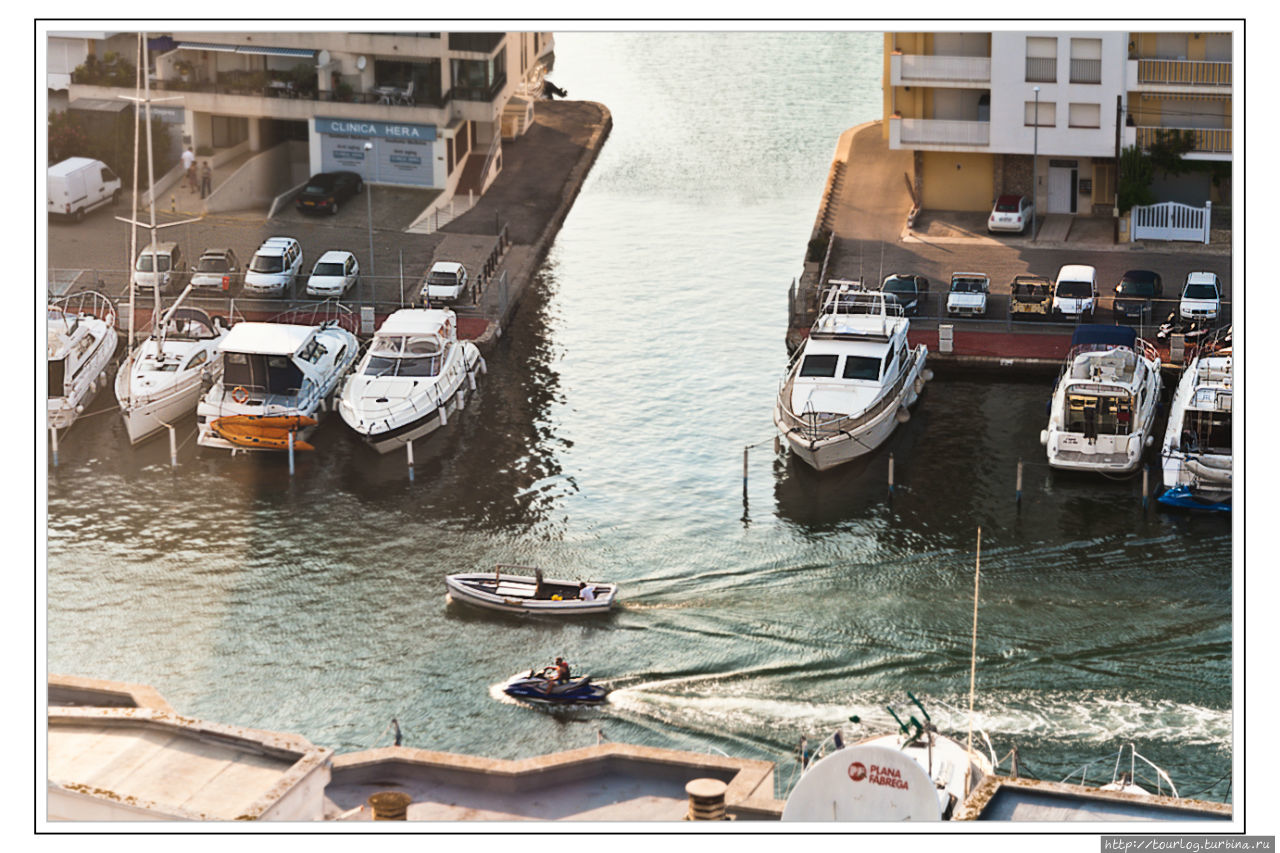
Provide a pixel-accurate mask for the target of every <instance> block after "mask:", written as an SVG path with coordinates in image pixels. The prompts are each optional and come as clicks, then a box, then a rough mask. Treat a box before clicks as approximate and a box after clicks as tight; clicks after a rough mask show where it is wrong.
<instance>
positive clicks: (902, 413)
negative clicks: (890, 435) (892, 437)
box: [894, 406, 911, 424]
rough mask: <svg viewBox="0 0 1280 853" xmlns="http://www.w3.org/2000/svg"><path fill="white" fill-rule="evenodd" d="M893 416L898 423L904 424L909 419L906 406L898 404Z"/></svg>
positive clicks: (909, 414) (909, 415)
mask: <svg viewBox="0 0 1280 853" xmlns="http://www.w3.org/2000/svg"><path fill="white" fill-rule="evenodd" d="M894 418H896V419H897V421H898V423H900V424H905V423H906V422H907V421H909V420H911V413H910V412H908V411H907V407H906V406H899V407H898V411H897V413H895V414H894Z"/></svg>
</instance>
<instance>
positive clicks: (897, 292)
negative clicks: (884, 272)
mask: <svg viewBox="0 0 1280 853" xmlns="http://www.w3.org/2000/svg"><path fill="white" fill-rule="evenodd" d="M880 290H882V291H883V292H884V293H887V294H892V295H893V297H894V300H895V301H896V302H897V303H898V304H899V305H901V306H902V313H903V314H906V315H907V316H912V317H914V316H915V315H916V314H919V313H920V308H921V307H923V305H924V302H925V295H926V294H927V293H928V292H929V279H927V278H925V277H924V276H922V275H912V274H910V273H894V274H893V275H891V276H888V277H886V278H885V280H884V283H883V284H881V285H880Z"/></svg>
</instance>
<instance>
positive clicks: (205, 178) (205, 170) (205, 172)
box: [200, 160, 213, 198]
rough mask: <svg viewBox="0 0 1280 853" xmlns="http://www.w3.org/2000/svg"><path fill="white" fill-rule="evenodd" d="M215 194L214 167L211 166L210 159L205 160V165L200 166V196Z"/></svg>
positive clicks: (206, 196)
mask: <svg viewBox="0 0 1280 853" xmlns="http://www.w3.org/2000/svg"><path fill="white" fill-rule="evenodd" d="M211 195H213V169H211V168H210V167H209V161H208V160H205V161H204V165H203V166H201V167H200V198H208V197H209V196H211Z"/></svg>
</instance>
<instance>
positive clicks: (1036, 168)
mask: <svg viewBox="0 0 1280 853" xmlns="http://www.w3.org/2000/svg"><path fill="white" fill-rule="evenodd" d="M1035 93H1036V110H1035V113H1033V114H1032V118H1031V120H1032V121H1033V122H1035V124H1034V125H1033V128H1032V140H1033V141H1032V146H1031V239H1032V240H1034V239H1036V217H1037V216H1038V215H1039V204H1040V202H1039V199H1038V196H1039V193H1038V192H1037V190H1038V189H1039V186H1040V87H1039V86H1036V87H1035ZM370 233H372V232H370Z"/></svg>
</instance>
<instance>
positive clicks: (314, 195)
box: [297, 172, 364, 215]
mask: <svg viewBox="0 0 1280 853" xmlns="http://www.w3.org/2000/svg"><path fill="white" fill-rule="evenodd" d="M363 189H364V179H363V178H361V177H360V176H359V175H358V174H356V173H355V172H321V173H320V174H318V175H313V176H312V177H311V180H309V181H307V185H306V186H305V187H303V189H302V192H300V193H298V202H297V207H298V210H300V211H302V212H303V213H328V214H330V215H333V214H336V213H337V212H338V204H339V202H344V201H346V200H347V199H349V198H351V197H352V196H354V195H355V194H356V193H358V192H360V191H361V190H363Z"/></svg>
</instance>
